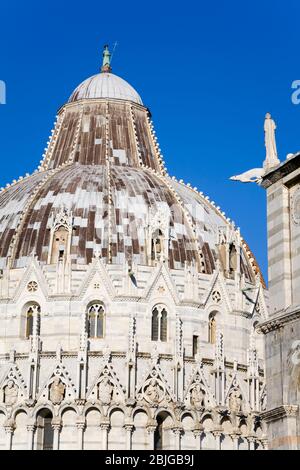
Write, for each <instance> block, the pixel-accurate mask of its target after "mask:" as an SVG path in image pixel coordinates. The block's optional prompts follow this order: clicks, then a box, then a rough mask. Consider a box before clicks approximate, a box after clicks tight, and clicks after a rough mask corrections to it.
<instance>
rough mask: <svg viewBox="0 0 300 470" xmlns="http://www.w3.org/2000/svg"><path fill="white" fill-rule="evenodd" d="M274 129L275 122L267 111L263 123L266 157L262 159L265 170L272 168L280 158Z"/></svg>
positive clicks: (277, 163)
mask: <svg viewBox="0 0 300 470" xmlns="http://www.w3.org/2000/svg"><path fill="white" fill-rule="evenodd" d="M275 129H276V124H275V122H274V121H273V119H272V116H271V114H270V113H267V114H266V117H265V124H264V130H265V147H266V159H265V161H264V169H265V170H270V169H271V168H274V167H275V166H277V165H279V163H280V160H279V158H278V155H277V148H276V140H275Z"/></svg>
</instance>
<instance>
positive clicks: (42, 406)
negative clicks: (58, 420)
mask: <svg viewBox="0 0 300 470" xmlns="http://www.w3.org/2000/svg"><path fill="white" fill-rule="evenodd" d="M44 408H47V409H48V410H49V411H51V413H52V415H53V416H57V414H56V413H55V409H54V406H53V405H52V403H51V402H47V403H42V404H41V405H38V406H37V407H35V408H34V410H33V411H32V414H31V415H30V416H31V417H34V419H35V420H36V418H37V415H38V413H39V412H40V411H41V410H43V409H44Z"/></svg>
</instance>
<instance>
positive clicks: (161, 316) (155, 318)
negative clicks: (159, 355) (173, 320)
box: [151, 305, 168, 342]
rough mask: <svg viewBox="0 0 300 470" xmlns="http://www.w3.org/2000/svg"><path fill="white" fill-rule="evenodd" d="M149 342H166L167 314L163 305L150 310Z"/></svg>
mask: <svg viewBox="0 0 300 470" xmlns="http://www.w3.org/2000/svg"><path fill="white" fill-rule="evenodd" d="M151 340H152V341H158V340H160V341H163V342H166V341H168V313H167V310H166V309H165V307H164V306H163V305H161V306H159V305H157V306H156V307H154V309H153V310H152V324H151Z"/></svg>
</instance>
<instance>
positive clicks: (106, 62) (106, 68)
mask: <svg viewBox="0 0 300 470" xmlns="http://www.w3.org/2000/svg"><path fill="white" fill-rule="evenodd" d="M101 72H102V73H109V72H111V66H110V52H109V49H108V45H107V44H105V46H104V49H103V61H102V67H101Z"/></svg>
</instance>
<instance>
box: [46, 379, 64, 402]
mask: <svg viewBox="0 0 300 470" xmlns="http://www.w3.org/2000/svg"><path fill="white" fill-rule="evenodd" d="M49 391H50V393H49V396H50V401H51V402H52V403H53V405H60V404H61V402H62V401H63V399H64V397H65V392H66V386H65V384H64V383H63V382H62V381H61V379H60V378H59V377H55V378H54V380H53V382H52V384H51V385H50V389H49Z"/></svg>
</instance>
